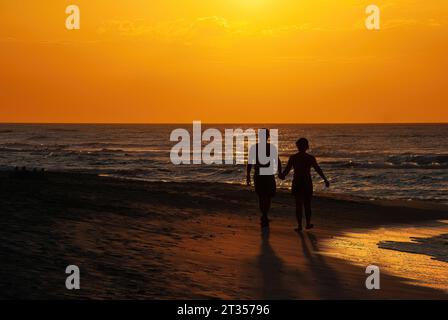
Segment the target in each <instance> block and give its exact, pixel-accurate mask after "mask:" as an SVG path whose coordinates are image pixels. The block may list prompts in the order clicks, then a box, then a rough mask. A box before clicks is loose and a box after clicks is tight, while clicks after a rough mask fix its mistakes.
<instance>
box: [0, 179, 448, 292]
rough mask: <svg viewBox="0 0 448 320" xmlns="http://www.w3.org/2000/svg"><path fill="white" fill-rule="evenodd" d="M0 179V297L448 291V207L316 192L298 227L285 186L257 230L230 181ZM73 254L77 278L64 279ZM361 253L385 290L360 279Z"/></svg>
mask: <svg viewBox="0 0 448 320" xmlns="http://www.w3.org/2000/svg"><path fill="white" fill-rule="evenodd" d="M0 187H1V189H0V190H1V191H0V212H1V215H0V228H1V233H0V235H1V238H0V256H1V260H0V298H22V299H27V298H32V299H49V298H56V299H69V298H78V299H112V298H116V299H118V298H119V299H179V298H191V299H204V298H229V299H350V298H355V299H431V298H434V299H447V298H448V294H447V289H448V288H446V287H445V285H446V283H447V282H444V281H445V280H446V277H447V276H446V273H445V270H446V266H447V261H446V260H444V259H445V257H446V250H445V251H444V250H441V248H443V247H442V246H444V245H446V242H445V241H446V238H445V234H446V233H447V232H446V229H443V228H445V224H444V222H443V221H444V220H448V212H447V211H446V210H445V208H444V207H440V206H438V205H436V204H431V205H427V204H421V203H398V202H369V201H363V200H361V199H352V198H347V197H337V198H335V197H328V196H323V195H321V196H318V197H316V199H315V201H314V204H313V207H314V218H315V219H314V223H315V225H316V228H315V229H314V230H313V231H310V232H304V233H303V234H301V235H298V234H296V233H295V232H294V231H293V228H294V226H295V217H294V206H293V199H292V198H291V196H290V194H289V193H288V192H283V191H281V192H279V193H278V195H277V197H276V198H275V200H274V203H273V208H272V214H271V219H272V224H271V228H270V229H269V230H267V229H264V230H262V229H261V228H260V226H259V224H258V210H257V200H256V196H255V194H254V193H253V191H252V190H251V189H250V188H247V187H242V186H238V185H225V184H201V183H150V182H142V181H128V180H119V179H113V178H108V177H98V176H95V175H86V174H82V175H81V174H68V173H42V174H30V175H25V176H11V174H10V173H7V172H3V173H0ZM410 205H412V206H413V207H409V206H410ZM417 229H418V230H420V231H419V232H417V231H416V230H417ZM414 232H415V235H413V233H414ZM410 236H416V237H418V238H420V239H417V240H416V241H414V242H415V243H414V244H412V242H413V241H412V240H413V239H410V238H409V237H410ZM421 239H430V240H421ZM422 241H423V242H422ZM428 241H429V242H428ZM409 242H411V245H409ZM403 243H404V244H403ZM419 243H420V244H421V243H423V245H420V246H419V245H418V244H419ZM434 243H435V244H434ZM428 244H430V245H428ZM415 246H417V249H415ZM409 247H411V249H410V248H409ZM428 247H429V249H428ZM412 249H413V250H412ZM407 261H411V262H412V268H410V269H406V268H402V266H405V265H406V262H407ZM70 264H75V265H77V266H78V267H79V268H80V270H81V290H78V291H69V290H67V289H66V288H65V279H66V276H67V275H66V274H65V268H66V266H67V265H70ZM368 264H376V265H378V266H379V267H380V268H381V289H380V290H374V291H369V290H367V289H365V286H364V281H365V279H366V274H365V267H366V266H367V265H368ZM400 264H401V266H400ZM394 266H395V267H394ZM444 267H445V269H444ZM413 270H414V271H415V270H417V271H419V272H420V273H417V274H421V275H425V274H426V278H431V279H432V280H431V279H429V280H428V279H426V281H420V279H416V276H415V275H410V274H409V272H411V273H412V271H413ZM434 270H436V271H434ZM437 270H438V271H437ZM444 279H445V280H444ZM423 280H425V279H423Z"/></svg>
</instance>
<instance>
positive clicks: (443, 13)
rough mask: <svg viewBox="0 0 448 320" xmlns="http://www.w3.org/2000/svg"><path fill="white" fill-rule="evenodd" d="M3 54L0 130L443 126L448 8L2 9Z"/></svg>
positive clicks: (17, 5) (437, 2)
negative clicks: (7, 126)
mask: <svg viewBox="0 0 448 320" xmlns="http://www.w3.org/2000/svg"><path fill="white" fill-rule="evenodd" d="M70 4H77V5H78V6H79V8H80V10H81V30H74V31H68V30H66V28H65V19H66V17H67V15H66V14H65V8H66V6H67V5H70ZM369 4H376V5H378V6H379V7H380V9H381V30H380V31H368V30H367V29H366V28H365V26H364V20H365V18H366V14H365V12H364V11H365V8H366V7H367V6H368V5H369ZM0 49H1V50H0V74H1V77H0V122H63V123H65V122H95V123H99V122H113V123H128V122H129V123H132V122H137V123H155V122H157V123H158V122H161V123H167V122H168V123H178V122H191V121H193V120H202V121H203V122H220V123H223V122H232V123H243V122H251V123H254V122H257V123H262V122H270V123H291V122H292V123H332V122H338V123H346V122H447V121H448V87H447V81H446V78H447V70H448V1H446V0H425V1H422V0H368V1H362V0H361V1H359V0H358V1H354V0H339V1H336V0H163V1H162V0H126V1H110V0H95V1H92V0H78V1H64V0H42V1H35V0H23V1H14V0H0Z"/></svg>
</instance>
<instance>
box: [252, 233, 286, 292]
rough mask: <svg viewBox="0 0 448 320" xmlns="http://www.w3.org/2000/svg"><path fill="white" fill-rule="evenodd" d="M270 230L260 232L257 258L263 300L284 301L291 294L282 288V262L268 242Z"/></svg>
mask: <svg viewBox="0 0 448 320" xmlns="http://www.w3.org/2000/svg"><path fill="white" fill-rule="evenodd" d="M269 236H270V229H269V227H267V228H262V230H261V250H260V254H259V256H258V257H257V260H258V266H259V269H260V271H261V277H262V279H261V280H262V287H261V290H262V291H261V293H262V298H263V299H284V298H285V297H290V296H291V292H290V291H289V290H288V289H287V288H286V287H285V286H284V284H283V279H282V273H283V268H284V267H283V261H282V259H280V258H279V257H278V256H277V254H276V253H275V251H274V249H273V248H272V247H271V244H270V242H269Z"/></svg>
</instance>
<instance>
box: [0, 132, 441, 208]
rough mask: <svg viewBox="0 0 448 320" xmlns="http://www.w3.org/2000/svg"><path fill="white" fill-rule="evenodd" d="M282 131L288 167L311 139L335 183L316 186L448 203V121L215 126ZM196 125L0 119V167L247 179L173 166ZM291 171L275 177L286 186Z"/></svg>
mask: <svg viewBox="0 0 448 320" xmlns="http://www.w3.org/2000/svg"><path fill="white" fill-rule="evenodd" d="M265 127H266V128H270V129H278V130H279V131H278V132H279V153H280V158H281V160H282V162H283V165H286V162H287V160H288V157H289V156H290V155H292V154H294V153H295V152H296V147H295V141H296V140H297V139H298V138H301V137H306V138H308V140H309V141H310V147H311V148H310V151H309V152H310V153H311V154H313V155H314V156H315V157H316V158H317V159H318V162H319V163H320V165H321V167H322V169H323V170H324V172H325V173H326V175H327V176H328V177H329V179H330V181H331V187H330V189H325V188H324V185H323V183H322V181H321V179H320V178H319V177H318V176H317V175H316V174H314V177H315V180H314V181H315V190H316V191H321V192H330V193H334V194H343V195H349V196H357V197H364V198H367V199H372V200H376V199H392V200H395V199H398V200H409V201H412V200H427V201H433V202H441V203H445V204H447V203H448V124H396V125H394V124H387V125H386V124H356V125H355V124H350V125H348V124H331V125H330V124H322V125H319V124H313V125H309V124H271V125H269V124H250V125H244V124H214V125H203V128H202V129H203V130H205V129H208V128H216V129H219V130H220V131H222V132H223V131H224V130H225V129H237V128H241V129H243V130H246V129H248V128H254V129H258V128H265ZM181 128H182V129H186V130H188V131H189V132H192V130H193V128H192V124H169V125H168V124H167V125H143V124H142V125H137V124H132V125H131V124H128V125H121V124H0V169H1V170H14V168H15V167H24V166H25V167H27V168H29V169H33V168H39V169H40V168H45V169H46V170H49V171H71V172H87V173H97V174H101V175H109V176H114V177H120V178H126V179H139V180H147V181H157V182H160V183H163V182H173V181H181V182H192V183H193V182H213V183H233V184H244V183H245V166H244V165H242V164H240V165H236V164H234V165H224V164H223V165H216V164H215V165H205V164H200V165H193V164H191V165H174V164H173V163H172V162H171V160H170V151H171V148H172V147H173V146H174V145H175V144H176V142H172V141H170V135H171V132H172V131H173V130H175V129H181ZM290 184H291V175H290V177H289V179H288V180H286V181H278V186H279V187H280V188H289V187H290Z"/></svg>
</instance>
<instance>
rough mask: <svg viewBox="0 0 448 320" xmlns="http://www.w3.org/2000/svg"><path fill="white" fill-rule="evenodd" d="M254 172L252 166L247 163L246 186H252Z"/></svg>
mask: <svg viewBox="0 0 448 320" xmlns="http://www.w3.org/2000/svg"><path fill="white" fill-rule="evenodd" d="M251 170H252V164H250V163H247V167H246V184H247V185H248V186H250V184H251V181H250V172H251Z"/></svg>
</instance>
